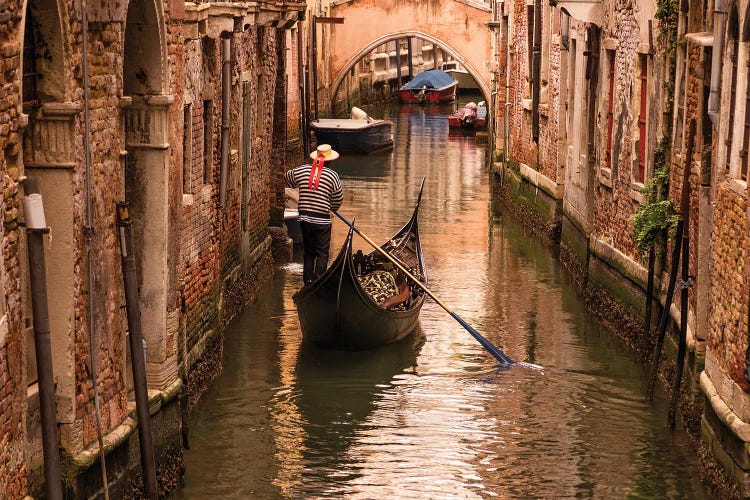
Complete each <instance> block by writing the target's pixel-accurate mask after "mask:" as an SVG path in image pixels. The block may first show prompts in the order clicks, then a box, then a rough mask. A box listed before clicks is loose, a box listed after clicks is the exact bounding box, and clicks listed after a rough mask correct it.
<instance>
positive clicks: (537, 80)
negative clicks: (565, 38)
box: [527, 0, 542, 163]
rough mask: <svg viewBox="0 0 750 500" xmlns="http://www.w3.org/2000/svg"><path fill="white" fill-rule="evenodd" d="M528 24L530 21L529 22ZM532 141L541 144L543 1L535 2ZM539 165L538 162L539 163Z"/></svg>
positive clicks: (532, 56) (532, 57)
mask: <svg viewBox="0 0 750 500" xmlns="http://www.w3.org/2000/svg"><path fill="white" fill-rule="evenodd" d="M527 22H528V20H527ZM531 59H532V66H533V67H532V70H531V140H532V141H534V142H535V143H537V144H538V143H539V93H540V89H541V73H542V1H541V0H534V46H533V51H532V54H531ZM537 163H538V162H537Z"/></svg>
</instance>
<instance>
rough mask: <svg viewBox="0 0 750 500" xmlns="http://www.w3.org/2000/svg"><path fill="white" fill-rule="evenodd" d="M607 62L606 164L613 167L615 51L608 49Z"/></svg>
mask: <svg viewBox="0 0 750 500" xmlns="http://www.w3.org/2000/svg"><path fill="white" fill-rule="evenodd" d="M607 62H608V63H609V75H608V77H609V81H608V82H607V84H608V88H609V93H608V95H607V154H606V161H605V166H606V167H607V168H608V169H611V168H612V129H613V127H614V122H615V119H614V102H615V51H614V50H608V51H607Z"/></svg>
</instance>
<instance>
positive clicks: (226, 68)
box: [219, 33, 234, 208]
mask: <svg viewBox="0 0 750 500" xmlns="http://www.w3.org/2000/svg"><path fill="white" fill-rule="evenodd" d="M232 40H234V37H233V36H232V34H231V33H230V34H225V35H224V37H223V38H222V39H221V44H222V51H221V172H220V176H219V206H220V207H221V208H225V207H226V204H227V173H228V172H229V113H230V106H231V104H232V102H231V101H232V45H233V44H232Z"/></svg>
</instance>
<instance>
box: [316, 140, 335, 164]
mask: <svg viewBox="0 0 750 500" xmlns="http://www.w3.org/2000/svg"><path fill="white" fill-rule="evenodd" d="M320 155H323V158H325V160H326V161H332V160H335V159H336V158H338V157H339V154H338V153H337V152H336V151H334V150H333V149H331V145H330V144H321V145H320V146H318V149H316V150H315V151H313V152H312V153H310V158H312V159H313V160H314V159H316V158H317V157H318V156H320Z"/></svg>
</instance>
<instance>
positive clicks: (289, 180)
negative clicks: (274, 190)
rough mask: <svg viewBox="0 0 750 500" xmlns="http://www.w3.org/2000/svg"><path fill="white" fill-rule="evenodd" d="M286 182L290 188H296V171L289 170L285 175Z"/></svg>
mask: <svg viewBox="0 0 750 500" xmlns="http://www.w3.org/2000/svg"><path fill="white" fill-rule="evenodd" d="M284 182H285V183H286V187H288V188H296V187H297V183H296V182H295V181H294V169H291V170H287V171H286V173H285V174H284Z"/></svg>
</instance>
